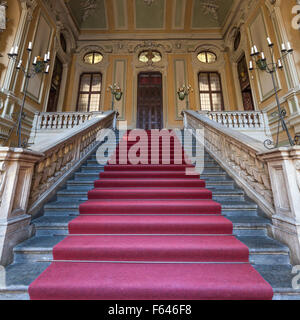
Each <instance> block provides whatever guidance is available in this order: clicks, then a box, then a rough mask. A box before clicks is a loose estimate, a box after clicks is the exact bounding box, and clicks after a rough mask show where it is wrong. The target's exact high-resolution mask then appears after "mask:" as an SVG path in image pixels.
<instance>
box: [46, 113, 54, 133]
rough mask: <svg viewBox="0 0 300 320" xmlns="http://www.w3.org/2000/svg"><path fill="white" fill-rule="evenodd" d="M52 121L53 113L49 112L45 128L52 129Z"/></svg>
mask: <svg viewBox="0 0 300 320" xmlns="http://www.w3.org/2000/svg"><path fill="white" fill-rule="evenodd" d="M52 123H53V114H50V115H49V117H48V123H47V129H52Z"/></svg>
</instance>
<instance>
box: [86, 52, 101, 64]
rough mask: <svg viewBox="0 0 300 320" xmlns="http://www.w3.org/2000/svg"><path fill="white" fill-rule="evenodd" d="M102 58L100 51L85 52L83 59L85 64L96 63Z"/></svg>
mask: <svg viewBox="0 0 300 320" xmlns="http://www.w3.org/2000/svg"><path fill="white" fill-rule="evenodd" d="M102 60H103V55H102V54H101V53H100V52H89V53H87V54H86V55H85V56H84V58H83V61H84V63H87V64H97V63H100V62H101V61H102Z"/></svg>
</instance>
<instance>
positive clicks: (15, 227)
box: [0, 147, 43, 266]
mask: <svg viewBox="0 0 300 320" xmlns="http://www.w3.org/2000/svg"><path fill="white" fill-rule="evenodd" d="M41 157H43V154H41V153H37V152H33V151H29V150H24V149H14V148H6V147H2V148H0V265H3V266H5V265H8V264H10V263H12V261H13V248H14V247H15V246H16V245H17V244H19V243H20V242H22V241H24V240H26V239H28V238H30V237H31V236H32V234H33V228H32V226H31V225H30V221H31V216H30V215H28V214H27V206H28V199H29V196H30V191H31V181H32V175H33V170H34V164H35V163H36V161H38V160H39V159H40V158H41Z"/></svg>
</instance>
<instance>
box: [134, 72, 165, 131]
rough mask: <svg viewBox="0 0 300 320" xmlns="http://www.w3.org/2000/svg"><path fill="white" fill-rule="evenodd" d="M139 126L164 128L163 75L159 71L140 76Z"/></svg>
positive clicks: (149, 128)
mask: <svg viewBox="0 0 300 320" xmlns="http://www.w3.org/2000/svg"><path fill="white" fill-rule="evenodd" d="M137 128H138V129H145V130H151V129H163V102H162V75H161V73H159V72H147V73H140V74H139V76H138V99H137Z"/></svg>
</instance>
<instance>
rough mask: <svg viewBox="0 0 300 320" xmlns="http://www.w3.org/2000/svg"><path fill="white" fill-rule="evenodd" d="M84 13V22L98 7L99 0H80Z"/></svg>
mask: <svg viewBox="0 0 300 320" xmlns="http://www.w3.org/2000/svg"><path fill="white" fill-rule="evenodd" d="M80 6H81V10H82V12H83V14H82V22H84V21H86V20H87V19H88V18H89V17H90V16H91V15H93V14H94V12H95V10H96V9H97V0H82V1H81V2H80Z"/></svg>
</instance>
